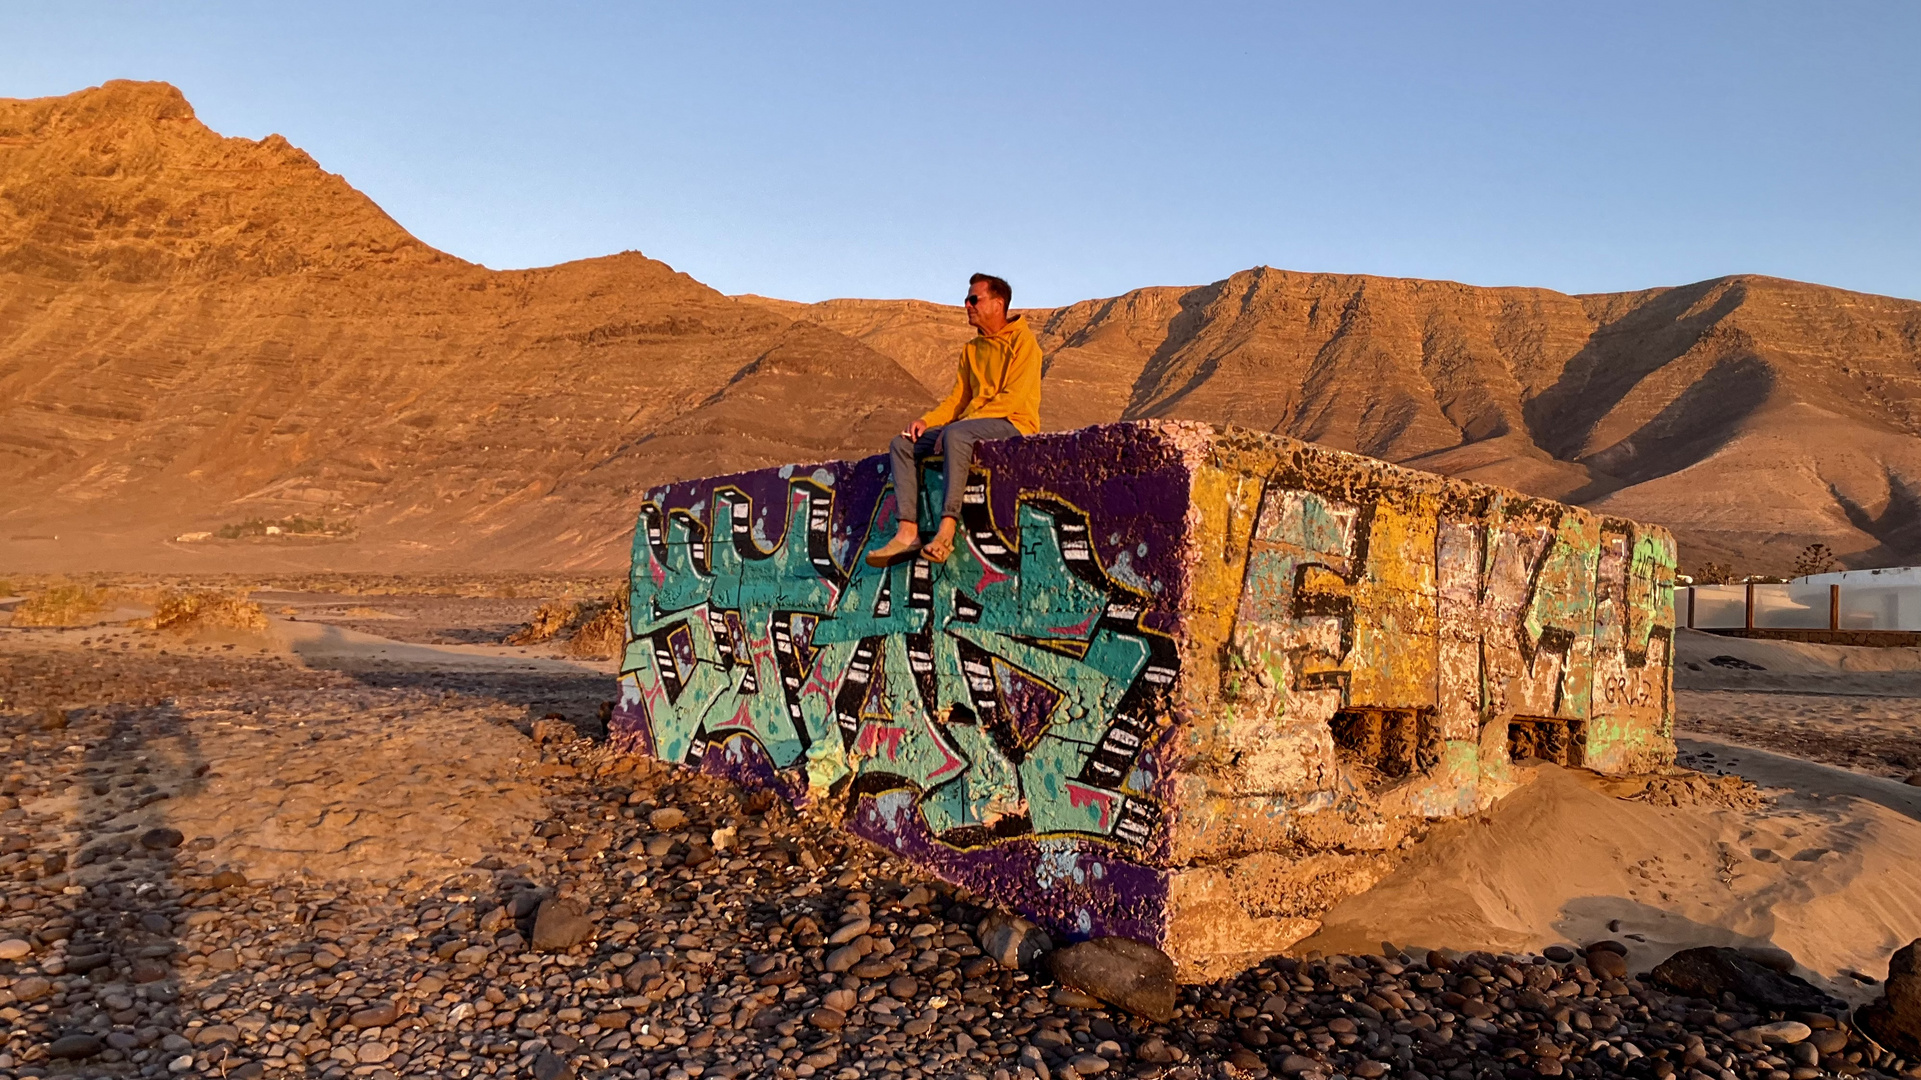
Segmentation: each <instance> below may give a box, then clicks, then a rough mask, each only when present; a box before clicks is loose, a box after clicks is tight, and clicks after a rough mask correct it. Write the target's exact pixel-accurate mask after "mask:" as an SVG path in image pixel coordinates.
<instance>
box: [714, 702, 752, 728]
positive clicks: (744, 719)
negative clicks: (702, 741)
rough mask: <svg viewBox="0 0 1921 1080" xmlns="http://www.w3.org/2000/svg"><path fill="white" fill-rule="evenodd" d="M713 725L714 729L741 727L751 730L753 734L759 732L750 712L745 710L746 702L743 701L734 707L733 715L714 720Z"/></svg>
mask: <svg viewBox="0 0 1921 1080" xmlns="http://www.w3.org/2000/svg"><path fill="white" fill-rule="evenodd" d="M714 727H715V728H716V729H720V728H742V729H744V730H746V731H751V732H754V733H755V734H760V729H758V728H756V727H755V726H754V716H753V714H752V713H750V712H748V711H747V703H746V702H744V701H743V702H741V703H740V705H739V706H738V707H736V708H735V709H734V715H732V716H729V717H727V718H726V719H724V720H716V721H714Z"/></svg>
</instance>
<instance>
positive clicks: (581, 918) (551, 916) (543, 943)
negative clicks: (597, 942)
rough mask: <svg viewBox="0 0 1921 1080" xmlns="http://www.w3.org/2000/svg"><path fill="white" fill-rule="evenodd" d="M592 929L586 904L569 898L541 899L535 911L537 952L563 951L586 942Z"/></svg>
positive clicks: (535, 948)
mask: <svg viewBox="0 0 1921 1080" xmlns="http://www.w3.org/2000/svg"><path fill="white" fill-rule="evenodd" d="M593 932H594V924H593V923H592V922H590V921H589V920H588V918H587V905H585V904H583V903H581V902H580V901H578V900H575V899H573V898H571V897H567V898H555V899H550V900H543V901H541V903H540V908H539V910H538V911H536V912H535V913H534V940H533V947H534V950H535V951H536V952H562V951H564V950H567V949H571V948H573V947H574V946H575V945H578V944H580V943H581V942H583V941H586V940H587V938H588V937H589V936H591V935H592V934H593Z"/></svg>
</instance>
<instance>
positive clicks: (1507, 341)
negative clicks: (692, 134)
mask: <svg viewBox="0 0 1921 1080" xmlns="http://www.w3.org/2000/svg"><path fill="white" fill-rule="evenodd" d="M1016 284H1017V285H1018V284H1020V283H1016ZM1027 317H1028V318H1030V319H1032V320H1033V321H1034V324H1035V326H1036V329H1037V330H1038V331H1039V332H1040V336H1041V340H1042V344H1043V347H1044V349H1045V351H1046V353H1047V368H1046V376H1045V403H1044V408H1043V419H1044V422H1045V423H1046V425H1047V426H1048V427H1050V428H1065V427H1075V426H1080V425H1083V424H1088V423H1096V422H1102V421H1111V420H1117V419H1123V418H1137V417H1175V418H1184V419H1197V420H1207V421H1213V422H1217V423H1219V422H1225V423H1235V424H1241V425H1245V426H1248V427H1253V428H1259V429H1262V430H1271V431H1280V432H1284V433H1287V434H1291V435H1296V436H1299V437H1303V438H1309V439H1314V440H1316V441H1319V442H1323V443H1327V444H1329V445H1333V446H1338V447H1343V448H1347V449H1354V450H1360V451H1363V452H1365V453H1369V454H1374V455H1377V456H1380V457H1385V458H1388V459H1390V460H1395V461H1401V462H1405V463H1409V464H1413V465H1416V466H1420V467H1423V468H1430V469H1434V470H1436V471H1440V472H1446V473H1451V474H1455V475H1461V476H1467V477H1471V478H1473V479H1477V480H1483V481H1488V482H1493V483H1499V484H1505V485H1509V486H1512V487H1516V488H1520V489H1522V490H1525V491H1529V492H1534V493H1538V494H1544V495H1551V496H1554V497H1557V498H1564V499H1568V500H1571V501H1575V502H1579V503H1582V504H1584V505H1588V506H1592V507H1594V508H1596V509H1600V510H1604V511H1607V512H1613V513H1621V514H1626V515H1629V516H1633V517H1637V518H1642V519H1646V520H1651V521H1657V522H1661V523H1663V524H1666V525H1668V526H1669V527H1671V528H1673V529H1674V530H1675V531H1676V533H1677V535H1678V536H1679V537H1680V539H1681V541H1682V545H1683V549H1682V550H1683V562H1684V563H1685V564H1689V565H1698V564H1699V563H1700V562H1702V561H1705V560H1707V559H1717V560H1727V559H1730V558H1732V559H1734V560H1736V561H1738V562H1741V563H1743V564H1745V565H1749V566H1752V567H1754V568H1757V569H1761V568H1768V567H1775V566H1777V565H1778V566H1781V567H1784V566H1785V564H1786V562H1787V561H1788V560H1789V559H1791V558H1792V556H1793V554H1794V553H1795V552H1797V551H1799V550H1800V548H1801V547H1802V546H1803V545H1805V544H1807V543H1810V542H1812V541H1816V540H1819V541H1822V542H1825V543H1827V544H1828V545H1829V546H1830V547H1831V548H1833V549H1834V550H1835V551H1837V552H1839V553H1841V554H1842V555H1843V556H1844V557H1845V558H1846V559H1847V560H1848V561H1850V562H1853V563H1855V564H1857V565H1860V564H1871V563H1884V562H1899V561H1913V560H1915V559H1917V558H1921V502H1917V498H1916V496H1915V492H1917V491H1921V439H1917V435H1916V433H1917V430H1921V428H1917V425H1918V424H1921V389H1918V388H1917V373H1918V372H1921V303H1916V302H1914V301H1908V300H1897V299H1891V298H1887V297H1878V296H1868V295H1862V294H1858V293H1848V292H1843V291H1841V290H1837V289H1830V288H1825V287H1822V286H1817V285H1807V284H1801V283H1797V282H1789V281H1781V280H1777V279H1771V278H1760V277H1751V276H1737V277H1729V278H1720V279H1715V280H1712V281H1707V282H1700V283H1697V284H1693V285H1685V286H1679V287H1675V288H1666V289H1653V290H1647V291H1643V292H1635V293H1619V294H1608V295H1595V296H1568V295H1564V294H1560V293H1555V292H1550V291H1547V290H1541V289H1518V288H1508V289H1487V288H1476V287H1473V286H1467V285H1460V284H1455V283H1451V282H1436V281H1416V280H1407V279H1392V278H1374V277H1365V276H1351V275H1324V274H1303V273H1292V272H1287V271H1279V270H1273V269H1269V268H1256V269H1252V270H1247V271H1243V272H1241V273H1238V274H1235V275H1233V276H1231V277H1229V278H1227V279H1225V280H1222V281H1218V282H1214V283H1212V284H1209V285H1204V286H1199V287H1154V288H1146V289H1140V290H1136V291H1134V292H1131V293H1128V294H1126V295H1123V296H1119V297H1113V298H1109V299H1102V300H1087V301H1082V302H1080V303H1077V304H1072V305H1069V306H1067V307H1063V308H1059V309H1054V310H1031V311H1028V312H1027ZM968 334H969V331H968V330H967V328H966V324H965V320H964V318H963V317H962V315H961V313H960V311H959V309H958V308H955V307H948V306H943V305H939V304H933V303H928V302H925V301H872V300H835V301H828V302H826V303H822V304H811V305H810V304H797V303H792V302H787V301H778V300H767V299H763V298H759V297H738V298H734V297H727V296H723V295H721V294H719V293H718V292H716V291H714V290H713V289H710V288H708V287H706V286H705V285H702V284H701V283H699V282H697V281H695V280H693V279H692V278H690V277H688V276H687V275H685V274H680V273H676V272H675V271H673V270H672V269H671V268H670V267H668V266H666V265H664V264H662V263H660V262H657V261H655V260H652V259H648V258H646V257H644V256H642V255H640V254H638V253H634V252H628V253H623V254H619V255H612V256H608V257H605V258H599V259H589V260H583V261H580V262H573V263H566V264H562V265H560V266H554V267H547V268H543V269H538V270H523V271H492V270H488V269H486V268H484V267H480V266H476V265H474V264H471V263H467V262H464V261H462V260H460V259H457V258H455V257H453V256H450V255H447V254H445V253H442V252H439V251H435V250H434V249H432V248H430V247H428V246H426V245H425V244H422V243H421V242H420V241H418V240H416V239H415V238H413V237H412V236H410V235H409V234H408V233H407V232H406V230H405V229H404V228H402V227H401V226H400V225H399V224H397V223H396V222H394V221H393V220H392V219H391V218H389V217H388V216H387V215H386V214H385V213H383V212H382V211H381V210H380V208H379V207H378V206H376V205H375V204H374V203H373V202H372V201H371V200H369V199H368V198H366V196H364V195H362V194H361V193H359V192H358V191H356V190H354V189H353V188H352V187H351V186H350V185H349V184H348V183H347V182H346V181H345V180H344V179H342V178H341V177H339V176H335V175H333V174H331V173H328V172H326V171H325V170H324V169H322V168H321V167H320V165H319V164H317V163H316V162H314V161H313V160H312V159H311V158H310V157H309V156H308V155H306V154H305V153H303V152H302V151H300V150H298V149H297V148H295V147H293V146H291V145H289V144H288V143H287V142H286V140H284V139H282V138H280V137H278V136H270V137H268V138H266V139H264V140H260V141H258V142H255V141H253V140H247V139H231V138H223V137H221V136H220V135H218V134H216V133H215V132H213V131H211V130H209V129H208V128H207V127H206V126H205V125H204V124H202V123H200V122H199V121H198V120H197V119H195V117H194V115H193V110H192V108H191V107H190V106H189V105H188V103H187V102H186V100H185V99H184V98H183V97H182V96H181V95H180V93H179V92H178V91H177V90H175V89H174V88H172V87H170V86H167V85H165V84H158V83H129V82H115V83H109V84H107V85H106V86H103V87H100V88H96V89H92V90H86V91H82V92H80V93H77V94H72V95H68V96H66V97H61V98H47V99H38V100H31V101H0V476H3V477H4V478H5V483H4V486H0V562H4V563H5V564H6V565H9V566H15V567H19V568H21V569H80V568H101V569H108V568H155V569H206V568H214V567H220V568H238V567H240V566H260V567H267V566H328V567H339V568H362V567H375V566H378V567H396V566H411V567H420V568H427V567H436V566H449V565H469V564H472V563H474V562H476V561H480V562H485V563H488V564H490V565H496V566H501V567H517V568H528V569H534V568H549V567H555V568H560V567H581V566H615V565H618V564H620V562H621V561H622V560H623V559H624V558H625V554H626V549H627V533H628V531H629V530H630V529H631V514H632V508H633V498H634V495H635V494H636V493H637V492H638V491H639V490H641V489H642V488H644V487H646V486H648V485H651V484H654V483H658V482H661V481H663V480H668V479H674V478H680V477H687V476H694V475H700V474H708V473H713V472H717V471H723V470H730V469H736V468H744V467H749V466H756V465H762V464H770V463H779V462H784V461H798V460H808V459H820V458H826V457H838V456H853V455H860V454H864V453H868V452H872V451H874V450H878V449H879V448H880V447H881V446H883V445H884V444H885V442H886V439H887V438H888V436H889V435H891V434H892V432H893V431H895V430H897V428H898V425H899V423H900V422H901V421H902V419H904V418H905V417H908V416H911V415H912V414H914V413H915V412H917V411H919V410H920V409H922V408H924V407H925V406H926V404H927V403H928V402H930V401H931V400H932V399H933V398H934V397H935V396H937V395H938V394H939V393H940V392H941V391H943V390H944V389H945V386H946V384H947V381H948V380H949V379H950V378H951V372H952V364H953V352H954V349H955V348H956V347H957V346H958V345H959V344H960V343H961V342H963V341H965V340H966V339H967V337H968ZM292 517H304V518H309V519H313V520H324V521H331V522H341V523H347V524H348V525H349V526H350V528H351V535H350V536H349V537H346V538H341V537H334V538H329V539H322V538H309V539H302V538H278V539H275V540H272V541H264V540H263V541H259V542H247V541H231V542H229V541H218V540H214V541H205V542H180V541H177V540H175V539H174V537H176V536H178V535H180V534H185V533H193V532H213V531H217V530H219V529H220V528H221V527H222V526H231V525H233V524H234V523H236V522H244V521H249V520H282V519H288V518H292Z"/></svg>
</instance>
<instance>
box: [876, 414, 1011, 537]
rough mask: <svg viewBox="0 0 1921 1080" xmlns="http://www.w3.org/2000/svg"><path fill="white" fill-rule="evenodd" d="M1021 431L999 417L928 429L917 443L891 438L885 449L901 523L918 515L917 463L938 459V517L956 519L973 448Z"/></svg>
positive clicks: (899, 436)
mask: <svg viewBox="0 0 1921 1080" xmlns="http://www.w3.org/2000/svg"><path fill="white" fill-rule="evenodd" d="M1020 433H1021V430H1020V429H1019V428H1017V427H1015V426H1014V425H1013V424H1012V423H1010V422H1009V421H1006V420H1003V419H1001V418H1000V417H992V418H989V419H984V420H956V421H954V422H953V423H951V424H945V425H942V426H941V427H930V428H928V429H927V430H926V431H923V432H921V436H920V438H918V439H910V438H908V437H907V436H905V435H896V436H894V441H893V443H892V444H891V445H890V446H889V447H888V448H887V449H888V452H889V453H890V454H892V455H893V458H894V499H895V502H896V504H897V505H898V507H899V513H900V517H901V520H902V521H906V520H908V515H910V514H912V515H915V516H916V517H918V516H919V514H920V462H921V459H922V458H925V457H929V456H932V455H934V454H939V455H941V458H942V462H941V465H942V467H941V481H942V486H943V488H944V490H943V492H942V498H941V516H942V517H952V518H958V517H960V511H961V496H962V495H963V494H965V493H966V491H967V468H968V466H970V465H972V464H973V463H974V444H975V443H977V442H979V441H980V440H982V439H1011V438H1014V437H1016V436H1018V435H1019V434H1020Z"/></svg>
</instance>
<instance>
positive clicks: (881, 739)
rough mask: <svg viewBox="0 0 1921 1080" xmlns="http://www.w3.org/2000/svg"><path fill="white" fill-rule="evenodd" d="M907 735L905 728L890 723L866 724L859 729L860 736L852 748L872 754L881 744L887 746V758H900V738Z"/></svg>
mask: <svg viewBox="0 0 1921 1080" xmlns="http://www.w3.org/2000/svg"><path fill="white" fill-rule="evenodd" d="M906 737H907V729H906V728H904V727H896V726H894V725H892V724H885V725H883V724H867V725H865V726H863V727H862V728H861V729H860V738H859V739H856V740H855V741H854V749H856V750H858V751H860V752H861V753H863V754H872V753H874V752H875V751H876V750H878V749H879V748H880V747H881V746H883V745H885V746H886V748H887V760H889V761H898V760H900V744H901V740H902V739H905V738H906Z"/></svg>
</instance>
